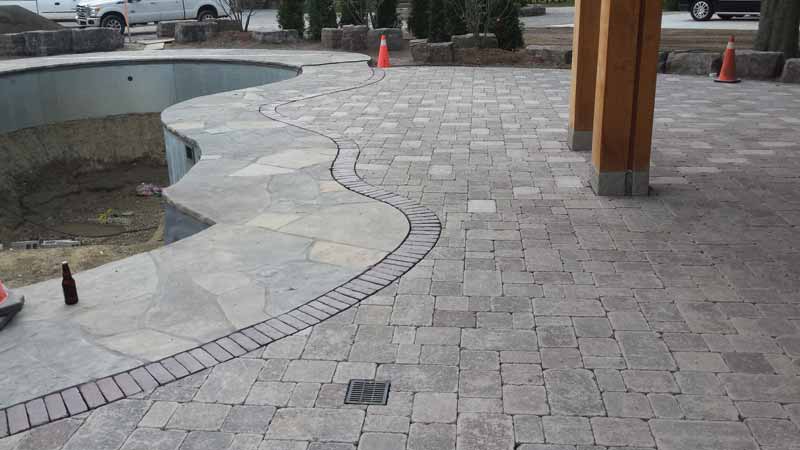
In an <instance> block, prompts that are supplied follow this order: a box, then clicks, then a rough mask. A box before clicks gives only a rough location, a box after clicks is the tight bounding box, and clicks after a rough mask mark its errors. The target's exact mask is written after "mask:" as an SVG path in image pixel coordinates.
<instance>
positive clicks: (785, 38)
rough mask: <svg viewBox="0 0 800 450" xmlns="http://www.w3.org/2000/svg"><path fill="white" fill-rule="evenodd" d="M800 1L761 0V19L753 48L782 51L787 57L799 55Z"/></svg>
mask: <svg viewBox="0 0 800 450" xmlns="http://www.w3.org/2000/svg"><path fill="white" fill-rule="evenodd" d="M798 28H800V1H798V0H761V20H760V22H759V24H758V35H757V36H756V41H755V44H754V45H753V48H755V49H756V50H761V51H774V52H783V53H784V55H786V57H787V58H794V57H797V56H798V55H800V48H799V47H798V40H799V39H800V32H798Z"/></svg>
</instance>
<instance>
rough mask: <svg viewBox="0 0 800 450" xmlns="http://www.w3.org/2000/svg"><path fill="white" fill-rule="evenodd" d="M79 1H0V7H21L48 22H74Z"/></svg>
mask: <svg viewBox="0 0 800 450" xmlns="http://www.w3.org/2000/svg"><path fill="white" fill-rule="evenodd" d="M78 1H79V0H0V6H12V5H16V6H21V7H23V8H25V9H27V10H29V11H33V12H35V13H36V14H39V15H40V16H42V17H45V18H47V19H50V20H75V7H77V6H78Z"/></svg>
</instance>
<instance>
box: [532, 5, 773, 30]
mask: <svg viewBox="0 0 800 450" xmlns="http://www.w3.org/2000/svg"><path fill="white" fill-rule="evenodd" d="M522 21H523V22H524V23H525V26H526V27H527V28H542V27H571V26H573V24H574V21H575V8H573V7H558V8H547V14H546V15H544V16H538V17H523V18H522ZM661 28H663V29H692V30H758V18H753V17H744V18H737V19H733V20H722V19H720V18H719V17H716V16H715V17H714V18H713V19H712V20H709V21H708V22H697V21H695V20H694V19H692V17H691V16H690V15H689V13H688V12H686V11H680V12H676V11H668V12H665V13H664V16H663V18H662V20H661Z"/></svg>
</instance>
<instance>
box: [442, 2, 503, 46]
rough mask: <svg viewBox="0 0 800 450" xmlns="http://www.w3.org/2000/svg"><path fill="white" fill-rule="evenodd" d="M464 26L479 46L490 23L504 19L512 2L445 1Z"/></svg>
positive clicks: (489, 27) (487, 31)
mask: <svg viewBox="0 0 800 450" xmlns="http://www.w3.org/2000/svg"><path fill="white" fill-rule="evenodd" d="M446 1H447V4H448V6H449V7H450V8H449V9H450V10H451V11H454V12H455V13H456V14H457V15H458V16H459V17H460V18H461V20H462V21H463V22H464V24H465V25H466V28H467V31H468V32H470V33H472V35H473V36H475V37H476V39H478V43H479V45H480V44H482V41H483V38H484V37H485V36H486V35H487V34H488V33H489V30H490V29H491V26H492V23H494V22H496V21H497V20H498V19H500V18H502V17H504V16H505V15H506V14H508V12H509V11H510V9H511V7H512V6H513V2H514V0H446Z"/></svg>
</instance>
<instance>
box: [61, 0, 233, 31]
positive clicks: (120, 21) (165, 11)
mask: <svg viewBox="0 0 800 450" xmlns="http://www.w3.org/2000/svg"><path fill="white" fill-rule="evenodd" d="M225 1H226V0H128V4H127V9H128V11H127V14H128V25H138V24H144V23H148V22H161V21H165V20H181V19H197V20H209V19H214V18H217V17H220V16H225V15H227V14H226V13H225V11H226V10H225V7H224V6H223V5H224V4H225V3H223V2H225ZM75 13H76V15H75V20H76V21H77V22H78V25H79V26H84V27H106V28H114V29H117V30H120V32H124V31H125V1H124V0H89V1H82V2H81V3H80V4H78V5H77V7H76V11H75Z"/></svg>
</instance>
